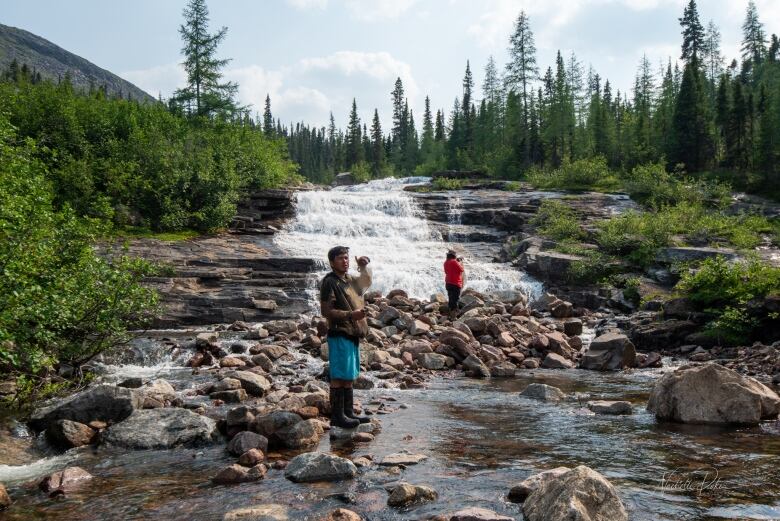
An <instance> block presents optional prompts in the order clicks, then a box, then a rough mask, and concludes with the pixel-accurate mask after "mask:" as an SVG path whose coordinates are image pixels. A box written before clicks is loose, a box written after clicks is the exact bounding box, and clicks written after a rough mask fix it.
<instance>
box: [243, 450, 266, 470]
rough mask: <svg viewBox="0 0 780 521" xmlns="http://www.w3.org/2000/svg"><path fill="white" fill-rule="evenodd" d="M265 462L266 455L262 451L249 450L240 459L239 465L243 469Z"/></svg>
mask: <svg viewBox="0 0 780 521" xmlns="http://www.w3.org/2000/svg"><path fill="white" fill-rule="evenodd" d="M263 461H265V454H263V451H261V450H260V449H249V450H248V451H246V452H245V453H243V454H242V455H241V456H240V457H239V458H238V464H239V465H241V466H242V467H254V466H255V465H257V464H259V463H262V462H263Z"/></svg>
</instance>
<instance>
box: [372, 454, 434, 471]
mask: <svg viewBox="0 0 780 521" xmlns="http://www.w3.org/2000/svg"><path fill="white" fill-rule="evenodd" d="M426 459H428V456H426V455H425V454H412V453H409V452H397V453H395V454H389V455H387V456H385V457H384V458H382V461H381V462H380V463H379V465H381V466H383V467H393V466H396V465H405V466H409V465H417V464H418V463H420V462H421V461H424V460H426Z"/></svg>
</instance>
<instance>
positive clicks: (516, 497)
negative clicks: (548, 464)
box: [507, 467, 571, 503]
mask: <svg viewBox="0 0 780 521" xmlns="http://www.w3.org/2000/svg"><path fill="white" fill-rule="evenodd" d="M570 470H571V469H570V468H569V467H557V468H554V469H550V470H545V471H542V472H538V473H536V474H533V475H531V476H529V477H527V478H526V479H524V480H523V481H521V482H520V483H518V484H517V485H514V486H513V487H512V488H511V489H509V497H508V498H507V499H509V501H511V502H512V503H522V502H523V501H525V500H526V498H527V497H528V496H529V495H530V494H531V492H533V491H534V490H536V489H537V488H539V485H541V484H542V483H543V482H545V481H549V480H552V479H555V478H558V477H560V476H561V475H563V474H565V473H566V472H569V471H570Z"/></svg>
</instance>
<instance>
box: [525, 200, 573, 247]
mask: <svg viewBox="0 0 780 521" xmlns="http://www.w3.org/2000/svg"><path fill="white" fill-rule="evenodd" d="M531 224H533V225H534V226H536V227H537V229H538V231H539V233H540V234H542V235H543V236H545V237H549V238H550V239H553V240H556V241H578V240H581V239H584V238H585V236H586V234H585V231H584V230H583V229H582V227H581V226H580V224H579V221H578V219H577V214H576V212H575V211H574V210H573V209H572V208H571V207H570V206H568V205H567V204H565V203H563V202H561V201H558V200H556V199H545V200H543V201H542V204H541V205H540V206H539V211H538V212H537V213H536V215H534V217H533V219H532V220H531Z"/></svg>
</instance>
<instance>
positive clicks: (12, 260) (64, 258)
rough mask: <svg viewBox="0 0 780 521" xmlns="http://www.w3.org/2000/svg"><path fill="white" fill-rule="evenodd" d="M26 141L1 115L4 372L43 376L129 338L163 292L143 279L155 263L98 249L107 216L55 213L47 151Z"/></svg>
mask: <svg viewBox="0 0 780 521" xmlns="http://www.w3.org/2000/svg"><path fill="white" fill-rule="evenodd" d="M22 143H23V144H21V145H19V144H17V138H16V136H15V134H14V130H13V128H12V127H11V126H10V124H9V123H8V121H7V120H6V119H5V118H4V117H3V115H2V114H0V271H2V273H3V276H2V277H0V370H2V372H4V373H10V374H27V375H40V374H45V373H46V372H47V371H48V370H50V369H52V368H53V367H55V366H56V364H58V363H60V362H67V363H69V364H72V365H75V366H78V365H80V364H82V363H84V362H86V361H88V360H89V359H91V358H92V357H94V356H95V355H96V354H98V353H100V352H101V351H103V350H105V349H106V348H108V347H110V346H112V345H115V344H117V343H120V342H123V341H126V340H127V338H128V337H127V328H128V326H132V327H135V326H139V325H143V324H144V323H145V321H146V320H147V319H149V318H150V317H151V316H152V315H153V313H154V312H155V311H156V306H157V296H156V294H155V293H154V292H153V291H152V290H150V289H147V288H144V287H143V286H141V285H140V284H139V282H140V280H141V279H142V277H144V276H147V275H149V274H152V273H153V269H152V267H151V266H150V265H149V264H148V263H146V262H143V261H140V260H137V259H130V258H127V257H125V256H123V255H112V256H108V257H100V256H98V255H97V254H96V252H95V249H94V247H93V244H94V241H95V239H96V237H99V236H103V235H104V234H106V233H107V229H106V228H105V227H103V226H102V224H101V221H99V220H95V219H82V218H79V217H77V216H76V215H75V213H74V212H73V211H72V210H71V209H70V208H69V207H68V206H67V205H66V206H65V207H64V208H63V209H62V210H60V211H55V210H54V205H53V199H54V195H53V191H52V189H51V187H50V185H49V183H48V182H47V180H46V179H45V171H44V166H43V164H42V162H41V161H39V160H37V159H36V156H37V155H38V152H39V150H38V148H37V147H36V145H35V144H34V143H33V142H32V141H31V140H27V141H26V142H22Z"/></svg>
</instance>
